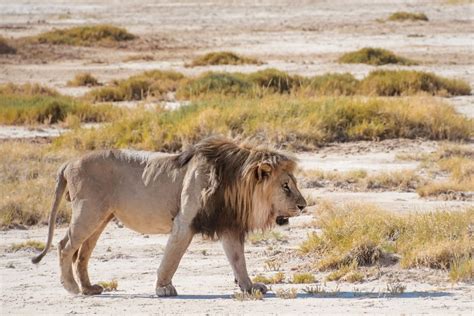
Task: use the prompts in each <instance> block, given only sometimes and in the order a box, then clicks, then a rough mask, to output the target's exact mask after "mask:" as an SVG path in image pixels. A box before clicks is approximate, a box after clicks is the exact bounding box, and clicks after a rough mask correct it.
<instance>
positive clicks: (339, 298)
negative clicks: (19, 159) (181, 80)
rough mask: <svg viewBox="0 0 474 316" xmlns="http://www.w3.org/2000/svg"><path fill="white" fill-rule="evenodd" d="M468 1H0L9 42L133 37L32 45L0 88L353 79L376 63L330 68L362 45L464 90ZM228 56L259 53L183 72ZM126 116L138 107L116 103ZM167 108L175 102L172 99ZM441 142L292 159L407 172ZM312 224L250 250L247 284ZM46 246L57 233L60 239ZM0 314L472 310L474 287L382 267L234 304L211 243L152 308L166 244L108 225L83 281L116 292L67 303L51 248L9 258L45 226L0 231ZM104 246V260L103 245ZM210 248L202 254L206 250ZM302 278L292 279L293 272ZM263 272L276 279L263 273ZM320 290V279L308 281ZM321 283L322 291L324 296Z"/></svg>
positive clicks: (4, 60) (403, 204)
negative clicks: (111, 42) (215, 78)
mask: <svg viewBox="0 0 474 316" xmlns="http://www.w3.org/2000/svg"><path fill="white" fill-rule="evenodd" d="M473 8H474V6H473V5H445V4H443V1H441V0H440V1H435V0H433V1H431V2H426V1H401V0H389V1H383V2H381V1H375V0H373V1H371V0H357V1H342V0H338V1H317V2H309V1H305V2H303V3H301V4H299V5H293V2H291V1H278V2H277V3H275V2H274V1H259V2H257V3H255V2H254V1H247V2H242V1H240V2H235V1H207V2H190V1H175V2H174V3H173V4H170V3H168V1H151V0H149V1H146V0H140V1H130V2H123V1H120V2H107V1H99V0H81V1H74V3H70V2H69V1H65V0H56V1H43V0H39V1H34V2H31V1H26V0H19V1H14V2H7V1H3V2H1V3H0V35H3V36H6V37H12V38H19V37H21V36H27V35H34V34H38V33H40V32H42V31H47V30H51V29H53V28H55V27H57V28H62V27H67V26H74V25H81V24H84V23H85V24H93V23H113V24H116V25H120V26H124V27H126V28H127V29H128V30H129V31H131V32H133V33H135V34H138V35H139V36H140V37H141V38H140V39H139V40H137V41H134V42H132V43H130V44H126V45H123V47H121V48H119V49H110V48H77V47H76V48H74V47H73V48H71V47H49V46H41V47H37V48H34V49H31V48H28V49H26V50H25V51H23V52H21V53H20V54H18V56H15V57H12V56H7V57H6V56H1V55H0V83H6V82H14V83H24V82H39V83H42V84H46V85H49V86H52V87H55V88H57V89H58V90H60V91H61V92H62V93H65V94H69V95H74V96H80V95H82V94H84V93H86V92H87V91H88V88H71V87H67V86H66V82H67V81H68V80H70V79H71V78H73V77H74V75H75V74H76V73H77V72H84V71H89V72H91V73H92V74H93V75H94V76H96V77H98V79H99V80H100V81H101V82H104V83H107V82H109V81H111V80H113V79H120V78H126V77H128V76H130V75H132V74H135V73H139V72H141V71H144V70H151V69H173V70H177V71H182V72H183V73H185V74H188V75H196V74H199V73H201V72H204V71H208V70H226V71H242V72H250V71H255V70H258V69H264V68H268V67H275V68H279V69H282V70H286V71H289V72H291V73H298V74H302V75H315V74H322V73H326V72H346V71H349V72H351V73H353V74H354V75H356V76H357V77H358V78H361V77H363V76H365V75H366V74H367V73H368V72H369V71H371V70H373V69H375V67H372V66H367V65H342V64H338V63H337V62H335V60H336V59H337V58H338V56H339V55H340V54H342V53H344V52H346V51H350V50H354V49H359V48H361V47H364V46H374V47H382V48H387V49H391V50H393V51H395V52H397V53H399V54H401V55H403V56H406V57H409V58H413V59H416V60H418V61H420V62H421V64H420V65H419V66H414V67H398V66H388V67H385V68H409V69H417V70H427V71H432V72H435V73H437V74H440V75H444V76H448V77H456V78H461V79H464V80H467V81H468V82H469V83H470V84H471V86H474V76H473V74H474V67H473V66H472V60H473V51H472V43H473V40H474V32H473V31H474V24H473V20H474V14H473V12H474V11H473V10H474V9H473ZM402 10H403V11H414V12H416V11H420V12H424V13H426V14H427V15H428V17H429V18H430V22H428V23H422V22H416V23H412V22H406V23H395V22H380V21H377V19H384V18H386V17H387V16H388V15H389V14H390V13H392V12H394V11H402ZM216 50H232V51H235V52H238V53H242V54H246V55H250V56H255V57H257V58H259V59H261V60H263V61H265V62H266V64H264V65H261V66H214V67H196V68H186V67H184V64H185V63H186V62H189V61H190V60H191V59H192V58H193V57H195V56H197V55H200V54H202V53H205V52H208V51H216ZM138 55H151V56H152V57H153V60H152V61H140V60H138V61H128V62H126V60H127V58H129V57H131V56H138ZM445 100H446V102H450V103H452V104H454V106H455V107H456V109H457V110H458V111H459V112H460V113H463V114H464V115H466V116H468V117H474V112H473V109H474V98H473V96H463V97H456V98H450V99H445ZM120 105H122V106H134V103H126V102H125V103H122V104H120ZM167 106H168V107H169V108H175V107H177V106H179V104H177V103H168V104H167ZM60 132H63V130H62V129H60V128H54V127H53V128H51V129H50V128H49V127H48V128H45V127H39V128H36V129H30V128H27V127H0V138H13V137H18V138H29V137H43V136H45V137H51V136H56V135H57V134H58V133H60ZM438 146H440V144H439V143H436V142H429V141H419V140H413V141H406V140H392V141H384V142H357V143H350V144H331V145H330V146H327V147H325V148H322V149H320V150H318V151H316V152H313V153H300V154H298V155H297V156H298V158H299V159H300V161H301V166H302V168H303V169H315V168H317V169H324V170H337V171H348V170H354V169H364V170H367V171H369V172H378V171H393V170H405V169H415V168H417V167H418V163H417V162H413V161H400V160H397V159H396V154H397V153H426V152H432V151H434V150H436V148H438ZM304 193H305V195H311V196H313V197H314V199H316V201H317V202H319V200H321V199H327V200H332V201H334V202H335V203H341V202H356V201H363V202H369V203H375V204H378V205H380V206H382V207H384V208H386V209H388V210H392V211H394V212H413V211H430V210H435V209H458V208H460V207H463V206H467V205H470V204H472V202H463V201H434V200H424V199H419V198H418V196H417V195H416V193H406V192H380V193H377V192H339V191H337V192H333V191H330V190H328V189H326V188H319V189H311V190H309V189H304ZM310 220H311V217H310V216H309V215H306V216H302V217H299V218H295V219H294V220H292V221H291V223H290V226H287V227H285V228H281V229H282V230H283V232H284V234H286V235H288V236H289V243H279V242H272V243H271V245H272V247H273V248H275V249H277V250H278V249H279V250H282V251H283V252H282V254H280V255H279V254H275V253H272V252H271V251H269V250H268V249H267V247H268V245H261V246H250V247H248V253H247V258H248V267H249V272H250V274H251V275H255V274H257V273H260V272H263V271H264V262H265V260H267V259H268V258H271V257H272V256H275V255H276V256H281V258H285V259H286V262H285V263H284V265H283V266H282V270H283V271H284V272H285V273H286V274H287V276H290V275H292V274H293V273H294V272H295V271H292V270H291V269H292V268H293V269H298V267H300V266H302V265H304V263H305V262H304V261H303V260H302V259H301V258H298V257H295V256H294V255H293V254H294V251H295V249H296V248H297V245H298V244H299V243H300V242H301V241H302V240H303V239H304V238H305V237H306V234H307V233H308V232H310V231H311V230H312V228H308V227H305V225H306V224H307V222H308V221H310ZM57 231H58V232H57V233H56V235H55V239H54V241H55V243H56V242H57V241H59V239H60V236H61V235H62V234H64V228H61V229H58V230H57ZM0 235H1V238H0V267H1V270H0V271H1V272H0V273H1V274H0V275H1V280H0V283H1V284H0V285H1V288H0V291H1V292H0V293H1V298H0V302H1V314H2V315H3V314H74V313H80V314H92V313H97V314H124V313H127V312H128V313H135V314H137V313H140V314H262V313H265V314H293V315H294V314H315V313H323V314H343V313H344V314H354V313H356V314H362V313H370V314H396V315H399V314H413V313H415V314H422V313H428V314H472V312H473V303H472V301H473V286H472V284H456V285H451V284H450V283H449V282H448V281H447V275H446V273H445V272H441V271H435V270H410V271H406V270H400V269H399V268H397V267H389V268H386V270H384V273H383V275H382V277H381V278H380V279H379V280H372V281H366V282H364V283H362V284H355V285H354V284H349V283H344V282H343V283H341V284H340V285H339V288H340V291H339V292H338V293H336V294H335V295H334V297H310V296H308V295H306V294H304V292H303V291H302V290H301V289H302V288H304V286H302V285H301V286H300V285H290V284H285V285H277V286H274V289H278V288H281V287H284V288H290V287H297V288H298V289H299V294H298V297H297V299H295V300H283V299H279V298H276V297H275V296H274V294H273V293H270V295H267V297H266V298H265V299H264V301H250V302H238V301H235V300H233V299H232V298H230V295H231V294H233V293H234V292H235V291H237V287H236V286H235V285H234V284H233V277H232V273H231V269H230V267H229V266H228V264H227V260H226V259H225V256H224V254H223V251H222V250H221V247H220V245H219V243H213V242H210V241H203V240H202V239H201V238H200V237H198V236H196V239H195V241H194V242H193V243H192V245H191V247H190V249H189V251H188V253H187V254H186V255H185V257H184V258H183V261H182V264H181V265H180V268H179V269H178V272H177V274H176V277H175V279H174V283H175V285H176V287H177V290H178V292H179V294H180V295H181V296H179V297H178V298H173V299H159V298H157V297H155V296H154V288H153V283H154V278H155V271H156V268H157V267H158V265H159V262H160V259H161V256H162V254H163V248H164V246H165V244H166V239H167V237H166V236H149V237H148V238H145V236H143V235H139V234H136V233H133V232H131V231H129V230H127V229H120V228H117V227H116V225H115V224H110V225H109V228H108V229H107V231H106V233H104V235H103V236H102V237H101V240H100V241H99V244H98V247H97V249H96V251H95V253H94V254H93V259H92V260H91V267H90V271H91V278H92V280H96V281H98V280H104V281H105V280H111V279H112V278H116V279H117V280H118V282H119V291H118V292H113V293H107V294H104V295H101V296H97V297H83V296H76V297H74V296H71V295H69V294H67V293H66V292H65V290H64V289H63V288H62V286H61V284H60V283H59V276H58V264H57V258H56V254H55V253H54V251H52V252H53V253H50V254H49V255H48V256H46V257H45V258H44V260H43V262H42V263H41V264H39V265H38V266H37V267H35V266H33V265H32V264H31V263H30V262H29V258H30V257H31V256H32V253H31V252H26V251H19V252H16V253H7V252H6V251H5V250H6V248H7V247H8V246H10V245H11V243H13V242H20V241H24V240H25V239H36V240H45V238H46V228H44V227H41V228H32V229H30V230H9V231H3V232H0ZM109 248H110V251H108V249H109ZM203 250H206V253H207V254H206V255H204V254H203V252H202V251H203ZM299 272H302V271H299ZM272 273H273V272H272ZM316 276H317V279H318V280H319V281H320V282H321V281H322V280H323V279H324V274H322V273H319V272H318V273H316ZM397 278H398V279H400V280H401V282H402V284H404V285H405V286H406V287H407V289H406V291H405V293H404V294H403V295H399V296H394V297H391V296H387V295H386V294H385V293H384V292H386V284H387V282H393V281H394V280H395V279H397ZM336 287H337V285H336V284H335V283H334V282H329V283H328V284H327V285H326V286H325V288H326V289H328V290H334V289H335V288H336Z"/></svg>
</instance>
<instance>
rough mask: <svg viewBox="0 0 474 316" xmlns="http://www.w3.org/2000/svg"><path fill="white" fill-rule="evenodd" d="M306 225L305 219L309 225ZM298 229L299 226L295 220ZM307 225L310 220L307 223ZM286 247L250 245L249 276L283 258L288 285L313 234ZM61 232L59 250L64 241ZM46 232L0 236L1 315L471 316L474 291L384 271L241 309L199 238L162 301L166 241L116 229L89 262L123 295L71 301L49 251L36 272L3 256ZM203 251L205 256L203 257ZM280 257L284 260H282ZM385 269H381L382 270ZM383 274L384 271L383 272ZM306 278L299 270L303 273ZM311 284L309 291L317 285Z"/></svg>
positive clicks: (301, 231) (227, 272) (292, 237)
mask: <svg viewBox="0 0 474 316" xmlns="http://www.w3.org/2000/svg"><path fill="white" fill-rule="evenodd" d="M307 219H308V218H307ZM295 222H296V223H297V222H298V221H295ZM306 222H307V221H306ZM280 230H282V233H283V234H285V235H287V236H288V240H289V242H287V243H285V242H274V241H273V242H270V245H271V247H272V248H273V250H269V249H270V248H269V245H265V244H264V245H258V246H253V245H249V244H247V251H246V257H247V261H248V269H249V273H250V274H251V275H252V276H255V275H256V274H258V273H267V274H268V275H273V274H274V273H275V272H266V271H265V269H264V267H265V261H266V260H267V259H269V258H280V259H281V258H283V260H284V261H283V262H284V264H283V265H282V267H281V271H283V272H284V273H285V274H286V276H287V278H290V277H291V276H292V275H293V273H295V271H292V267H295V266H298V265H300V264H301V263H302V259H301V258H299V257H298V256H297V255H296V254H295V251H294V249H295V248H296V247H297V245H298V244H299V243H300V242H301V240H302V238H304V236H305V235H306V233H307V232H309V231H311V229H310V228H306V227H297V226H296V224H295V223H292V224H291V225H290V226H289V227H288V226H287V227H286V228H283V229H280ZM64 231H65V229H64V228H62V229H58V230H57V233H56V234H55V238H54V241H55V243H56V242H57V241H59V239H60V238H61V237H62V235H63V234H64ZM46 234H47V230H46V228H36V229H31V230H27V231H21V230H15V231H6V232H0V236H1V238H0V267H1V270H0V271H1V272H0V273H1V274H0V275H1V284H2V289H1V293H2V295H1V298H0V302H1V304H2V314H3V315H7V314H92V313H97V314H107V315H109V314H124V313H131V314H134V313H140V314H166V315H170V314H193V315H194V314H199V315H204V314H211V315H215V314H249V313H250V314H288V315H290V314H291V315H302V314H306V315H310V314H312V315H314V314H315V313H323V314H341V313H350V314H361V313H367V312H369V313H377V314H396V315H399V314H402V313H416V314H422V313H428V314H469V313H470V312H472V295H473V292H472V286H470V285H467V284H462V283H461V284H456V285H451V283H449V282H448V281H447V276H446V273H444V272H440V271H434V270H410V271H402V270H400V269H399V268H397V267H392V268H390V269H386V271H385V272H384V274H383V276H382V277H381V278H380V279H378V280H372V281H366V282H363V283H358V284H350V283H344V282H343V283H341V284H340V285H337V284H336V283H335V282H327V283H326V284H325V283H324V275H325V273H319V272H318V273H316V277H317V280H318V283H317V284H318V285H319V286H322V287H323V288H324V289H325V290H326V291H332V292H333V293H332V294H330V297H312V296H310V295H308V294H306V293H305V292H304V291H303V289H304V288H306V286H308V285H293V284H283V285H273V286H272V288H273V290H274V291H276V290H277V289H280V288H297V289H298V296H297V298H296V299H289V300H285V299H280V298H276V297H275V294H274V292H271V293H270V294H268V295H267V296H266V297H265V298H264V300H263V301H246V302H240V301H236V300H234V299H233V298H232V297H231V295H232V294H233V293H234V292H236V291H237V290H238V288H237V286H235V285H234V283H233V275H232V271H231V268H230V266H229V265H228V263H227V260H226V258H225V255H224V253H223V250H222V248H221V246H220V244H219V243H218V242H210V241H203V240H202V239H201V237H199V236H196V238H195V240H194V241H193V243H192V244H191V246H190V248H189V250H188V252H187V253H186V255H185V256H184V257H183V259H182V262H181V265H180V267H179V269H178V271H177V273H176V276H175V278H174V281H173V282H174V284H175V286H176V288H177V290H178V293H179V294H180V296H178V297H177V298H168V299H164V298H157V297H156V296H155V295H154V281H155V273H156V269H157V267H158V265H159V263H160V260H161V258H162V255H163V249H164V247H165V244H166V239H167V237H166V236H144V235H141V234H137V233H134V232H132V231H130V230H128V229H126V228H118V227H117V226H116V225H115V224H114V223H111V224H110V225H109V227H108V228H107V230H106V232H105V233H104V234H103V235H102V237H101V239H100V240H99V243H98V246H97V248H96V250H95V253H94V254H93V258H92V260H91V262H90V276H91V279H92V281H96V282H97V281H110V280H112V279H116V280H117V281H118V291H116V292H107V293H105V294H103V295H100V296H95V297H85V296H80V295H79V296H72V295H69V294H67V293H66V291H65V290H64V289H63V288H62V286H61V284H60V282H59V275H58V262H57V256H56V251H55V249H54V250H51V253H49V254H48V255H47V256H46V257H45V258H44V259H43V261H42V262H41V263H40V264H39V265H37V266H34V265H33V264H31V263H30V261H29V259H30V257H31V256H32V255H33V252H31V251H18V252H15V253H9V252H6V248H7V247H8V246H10V245H11V243H14V242H21V241H24V240H26V239H35V240H44V239H45V237H46ZM204 251H205V252H204ZM279 251H282V253H280V254H279V253H278V252H279ZM382 269H384V268H382ZM383 271H384V270H383ZM300 272H301V269H300ZM397 282H398V283H400V284H402V285H403V286H406V289H405V292H404V293H403V294H401V295H390V294H388V292H387V289H386V288H387V284H394V283H397ZM315 285H316V284H310V285H309V286H315Z"/></svg>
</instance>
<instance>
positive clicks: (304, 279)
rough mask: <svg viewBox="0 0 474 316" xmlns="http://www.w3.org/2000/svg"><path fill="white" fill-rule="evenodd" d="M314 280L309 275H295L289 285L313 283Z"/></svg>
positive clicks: (312, 276)
mask: <svg viewBox="0 0 474 316" xmlns="http://www.w3.org/2000/svg"><path fill="white" fill-rule="evenodd" d="M315 282H316V278H315V277H314V275H313V274H311V273H295V274H293V279H292V280H291V283H293V284H308V283H315Z"/></svg>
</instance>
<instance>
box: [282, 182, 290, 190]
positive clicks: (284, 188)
mask: <svg viewBox="0 0 474 316" xmlns="http://www.w3.org/2000/svg"><path fill="white" fill-rule="evenodd" d="M283 190H284V191H286V192H290V187H289V186H288V183H285V184H283Z"/></svg>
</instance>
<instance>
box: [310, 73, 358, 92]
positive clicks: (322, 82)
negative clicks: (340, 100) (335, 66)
mask: <svg viewBox="0 0 474 316" xmlns="http://www.w3.org/2000/svg"><path fill="white" fill-rule="evenodd" d="M308 82H309V83H307V84H305V85H304V86H305V87H304V90H306V91H307V92H312V93H314V94H316V95H332V96H340V95H354V94H356V93H357V89H358V86H359V81H358V80H357V79H356V78H354V76H353V75H352V74H350V73H343V74H338V73H328V74H324V75H321V76H315V77H312V78H309V79H308Z"/></svg>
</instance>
